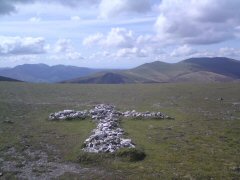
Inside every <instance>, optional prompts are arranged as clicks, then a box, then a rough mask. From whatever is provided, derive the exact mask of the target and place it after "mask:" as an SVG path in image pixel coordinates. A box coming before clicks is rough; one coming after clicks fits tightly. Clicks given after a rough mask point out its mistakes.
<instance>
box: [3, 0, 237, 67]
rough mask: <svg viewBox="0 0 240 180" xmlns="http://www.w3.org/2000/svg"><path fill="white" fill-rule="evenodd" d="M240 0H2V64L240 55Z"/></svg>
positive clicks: (105, 63)
mask: <svg viewBox="0 0 240 180" xmlns="http://www.w3.org/2000/svg"><path fill="white" fill-rule="evenodd" d="M239 9H240V0H201V1H199V0H0V67H14V66H16V65H20V64H36V63H45V64H48V65H56V64H64V65H74V66H80V67H91V68H131V67H135V66H138V65H140V64H143V63H146V62H153V61H164V62H169V63H175V62H178V61H180V60H183V59H187V58H191V57H215V56H224V57H229V58H234V59H238V60H239V59H240V41H239V40H240V10H239Z"/></svg>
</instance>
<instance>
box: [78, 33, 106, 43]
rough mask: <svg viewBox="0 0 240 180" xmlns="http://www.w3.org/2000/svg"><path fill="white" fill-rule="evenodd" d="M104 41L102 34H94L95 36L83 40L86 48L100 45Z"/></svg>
mask: <svg viewBox="0 0 240 180" xmlns="http://www.w3.org/2000/svg"><path fill="white" fill-rule="evenodd" d="M102 39H103V34H101V33H97V34H93V35H90V36H88V37H86V38H85V39H84V40H83V45H85V46H93V45H98V44H99V42H100V41H101V40H102Z"/></svg>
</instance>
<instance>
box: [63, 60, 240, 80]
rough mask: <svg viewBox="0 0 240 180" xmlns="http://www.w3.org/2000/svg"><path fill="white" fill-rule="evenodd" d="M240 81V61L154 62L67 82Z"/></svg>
mask: <svg viewBox="0 0 240 180" xmlns="http://www.w3.org/2000/svg"><path fill="white" fill-rule="evenodd" d="M239 79H240V61H237V60H233V59H229V58H223V57H214V58H191V59H187V60H184V61H181V62H178V63H173V64H171V63H165V62H160V61H156V62H152V63H146V64H143V65H141V66H138V67H136V68H133V69H129V70H122V71H111V72H110V71H107V72H101V73H98V74H94V75H93V76H87V77H84V78H77V79H73V80H68V81H65V82H67V83H90V84H94V83H97V84H123V83H164V82H229V81H235V80H239Z"/></svg>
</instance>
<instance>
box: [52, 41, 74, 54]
mask: <svg viewBox="0 0 240 180" xmlns="http://www.w3.org/2000/svg"><path fill="white" fill-rule="evenodd" d="M53 49H54V52H55V53H65V52H70V51H72V50H73V45H72V43H71V41H70V40H69V39H58V40H57V42H56V43H55V45H54V48H53Z"/></svg>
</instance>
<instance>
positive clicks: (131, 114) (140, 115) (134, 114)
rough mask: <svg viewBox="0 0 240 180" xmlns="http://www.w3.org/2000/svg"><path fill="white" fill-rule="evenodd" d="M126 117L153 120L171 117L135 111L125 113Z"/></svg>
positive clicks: (159, 113) (158, 113)
mask: <svg viewBox="0 0 240 180" xmlns="http://www.w3.org/2000/svg"><path fill="white" fill-rule="evenodd" d="M123 116H124V117H134V118H152V119H168V118H169V116H166V115H164V114H163V113H161V112H149V111H147V112H136V111H135V110H133V111H126V112H124V113H123Z"/></svg>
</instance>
